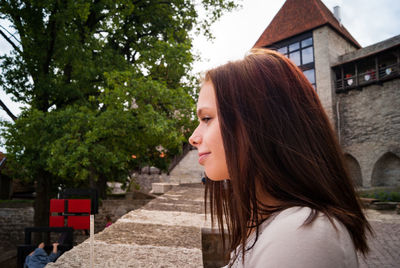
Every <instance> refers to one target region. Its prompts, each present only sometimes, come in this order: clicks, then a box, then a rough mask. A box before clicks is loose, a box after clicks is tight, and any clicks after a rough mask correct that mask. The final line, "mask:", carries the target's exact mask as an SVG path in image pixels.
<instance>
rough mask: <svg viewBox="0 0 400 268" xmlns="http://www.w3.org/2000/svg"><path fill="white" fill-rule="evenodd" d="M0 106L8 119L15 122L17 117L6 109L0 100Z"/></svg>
mask: <svg viewBox="0 0 400 268" xmlns="http://www.w3.org/2000/svg"><path fill="white" fill-rule="evenodd" d="M0 106H1V108H3V110H4V111H6V113H7V114H8V116H9V117H11V119H12V120H13V121H14V122H15V120H17V117H16V116H15V115H14V114H13V113H12V112H11V111H10V110H9V109H8V107H7V106H6V105H5V104H4V102H2V101H1V100H0Z"/></svg>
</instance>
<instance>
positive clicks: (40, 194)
mask: <svg viewBox="0 0 400 268" xmlns="http://www.w3.org/2000/svg"><path fill="white" fill-rule="evenodd" d="M51 186H52V185H51V175H50V174H49V173H48V172H46V171H42V172H40V175H39V176H38V178H37V184H36V197H35V206H34V208H35V214H34V225H35V227H46V226H49V213H50V197H51V188H52V187H51ZM32 242H33V243H34V244H39V243H40V242H45V244H47V245H49V244H50V236H49V234H45V235H44V236H43V234H38V233H34V236H33V241H32Z"/></svg>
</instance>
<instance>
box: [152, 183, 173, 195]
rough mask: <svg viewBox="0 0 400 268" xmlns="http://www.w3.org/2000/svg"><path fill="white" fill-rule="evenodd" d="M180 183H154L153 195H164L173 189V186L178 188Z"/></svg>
mask: <svg viewBox="0 0 400 268" xmlns="http://www.w3.org/2000/svg"><path fill="white" fill-rule="evenodd" d="M178 185H179V183H170V182H154V183H152V184H151V191H150V193H152V194H164V193H166V192H168V191H169V190H171V189H172V187H173V186H178Z"/></svg>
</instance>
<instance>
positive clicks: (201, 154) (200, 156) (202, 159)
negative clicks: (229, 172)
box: [199, 153, 210, 165]
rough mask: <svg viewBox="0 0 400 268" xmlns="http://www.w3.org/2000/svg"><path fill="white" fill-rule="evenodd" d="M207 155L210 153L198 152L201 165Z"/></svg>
mask: <svg viewBox="0 0 400 268" xmlns="http://www.w3.org/2000/svg"><path fill="white" fill-rule="evenodd" d="M209 155H210V153H200V154H199V164H200V165H201V164H202V163H203V162H204V161H205V160H206V158H207V157H208V156H209Z"/></svg>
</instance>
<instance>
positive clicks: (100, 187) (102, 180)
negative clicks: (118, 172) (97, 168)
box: [90, 175, 107, 200]
mask: <svg viewBox="0 0 400 268" xmlns="http://www.w3.org/2000/svg"><path fill="white" fill-rule="evenodd" d="M93 177H94V176H91V177H90V188H94V189H96V190H97V193H98V195H99V198H101V199H102V200H104V199H106V198H107V178H106V177H105V176H102V175H100V176H98V177H97V181H96V180H95V179H94V178H93Z"/></svg>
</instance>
